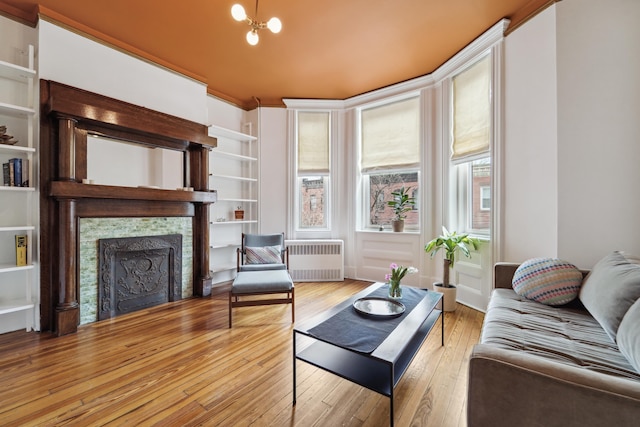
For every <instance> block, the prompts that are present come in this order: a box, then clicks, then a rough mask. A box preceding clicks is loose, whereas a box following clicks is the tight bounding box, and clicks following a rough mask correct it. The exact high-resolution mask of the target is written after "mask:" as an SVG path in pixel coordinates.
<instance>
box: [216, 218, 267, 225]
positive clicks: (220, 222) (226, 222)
mask: <svg viewBox="0 0 640 427" xmlns="http://www.w3.org/2000/svg"><path fill="white" fill-rule="evenodd" d="M257 223H258V220H255V219H237V220H236V219H234V220H231V221H212V222H211V225H230V224H257Z"/></svg>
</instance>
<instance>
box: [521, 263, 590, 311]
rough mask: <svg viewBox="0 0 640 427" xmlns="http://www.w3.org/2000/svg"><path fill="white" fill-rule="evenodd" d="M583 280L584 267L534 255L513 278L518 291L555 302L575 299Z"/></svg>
mask: <svg viewBox="0 0 640 427" xmlns="http://www.w3.org/2000/svg"><path fill="white" fill-rule="evenodd" d="M581 284H582V273H581V272H580V270H578V268H577V267H576V266H575V265H573V264H570V263H568V262H566V261H563V260H560V259H557V258H532V259H530V260H527V261H525V262H523V263H522V264H521V265H520V266H519V267H518V269H517V270H516V272H515V274H514V275H513V281H512V286H513V290H514V291H516V293H517V294H518V295H520V296H523V297H525V298H528V299H530V300H533V301H537V302H540V303H542V304H546V305H554V306H556V305H563V304H567V303H568V302H571V301H573V300H574V299H575V298H576V297H577V296H578V293H579V292H580V285H581Z"/></svg>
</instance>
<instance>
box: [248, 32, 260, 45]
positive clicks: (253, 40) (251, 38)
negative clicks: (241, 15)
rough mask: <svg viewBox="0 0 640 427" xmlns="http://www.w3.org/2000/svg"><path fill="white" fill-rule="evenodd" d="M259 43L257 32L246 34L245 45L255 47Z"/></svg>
mask: <svg viewBox="0 0 640 427" xmlns="http://www.w3.org/2000/svg"><path fill="white" fill-rule="evenodd" d="M258 41H260V37H258V32H257V31H256V30H251V31H249V32H248V33H247V43H249V44H250V45H251V46H255V45H257V44H258Z"/></svg>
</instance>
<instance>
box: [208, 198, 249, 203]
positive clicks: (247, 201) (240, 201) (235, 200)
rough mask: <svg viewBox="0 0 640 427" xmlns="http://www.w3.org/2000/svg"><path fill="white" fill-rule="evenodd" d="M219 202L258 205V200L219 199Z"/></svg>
mask: <svg viewBox="0 0 640 427" xmlns="http://www.w3.org/2000/svg"><path fill="white" fill-rule="evenodd" d="M217 201H218V202H233V203H257V202H258V201H257V200H256V199H224V198H223V199H218V200H217Z"/></svg>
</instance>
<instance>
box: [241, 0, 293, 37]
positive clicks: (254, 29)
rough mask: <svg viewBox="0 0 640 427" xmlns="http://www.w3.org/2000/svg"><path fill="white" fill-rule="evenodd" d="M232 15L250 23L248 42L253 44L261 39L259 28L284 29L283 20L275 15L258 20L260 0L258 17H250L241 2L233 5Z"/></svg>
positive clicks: (278, 30) (277, 30)
mask: <svg viewBox="0 0 640 427" xmlns="http://www.w3.org/2000/svg"><path fill="white" fill-rule="evenodd" d="M231 16H233V19H235V20H236V21H238V22H242V21H244V22H246V23H247V24H249V26H250V27H251V29H250V30H249V32H248V33H247V43H249V44H250V45H251V46H255V45H257V44H258V41H260V37H258V30H261V29H263V28H268V29H269V30H271V32H272V33H279V32H280V30H281V29H282V22H280V20H279V19H278V18H275V17H273V18H271V19H269V20H268V21H267V22H258V21H257V16H258V0H256V13H255V16H256V19H251V18H249V17H248V16H247V13H246V12H245V11H244V7H242V5H241V4H237V3H236V4H234V5H233V6H232V7H231Z"/></svg>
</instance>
